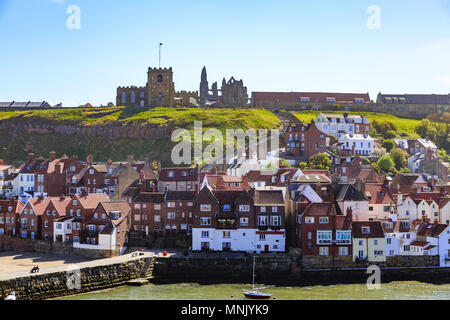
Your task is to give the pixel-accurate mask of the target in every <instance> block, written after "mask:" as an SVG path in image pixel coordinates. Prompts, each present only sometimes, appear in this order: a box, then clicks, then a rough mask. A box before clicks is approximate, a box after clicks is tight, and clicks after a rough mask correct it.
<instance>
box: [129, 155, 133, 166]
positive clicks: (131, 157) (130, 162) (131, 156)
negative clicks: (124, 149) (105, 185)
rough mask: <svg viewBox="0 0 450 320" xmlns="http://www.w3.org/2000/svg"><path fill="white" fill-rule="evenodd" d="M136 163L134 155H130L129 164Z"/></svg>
mask: <svg viewBox="0 0 450 320" xmlns="http://www.w3.org/2000/svg"><path fill="white" fill-rule="evenodd" d="M133 163H134V156H133V155H129V156H128V165H129V166H131V165H132V164H133Z"/></svg>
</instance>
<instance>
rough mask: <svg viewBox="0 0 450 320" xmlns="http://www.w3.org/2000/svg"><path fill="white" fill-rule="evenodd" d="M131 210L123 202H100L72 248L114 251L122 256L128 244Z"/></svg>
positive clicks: (87, 219)
mask: <svg viewBox="0 0 450 320" xmlns="http://www.w3.org/2000/svg"><path fill="white" fill-rule="evenodd" d="M130 214H131V208H130V206H129V205H128V203H127V202H125V201H118V202H101V203H99V204H98V205H97V208H96V209H95V210H94V212H93V214H92V215H90V216H89V217H87V218H86V221H85V222H84V228H83V229H82V230H81V232H80V238H79V242H74V243H73V246H74V248H81V249H88V250H106V251H115V252H117V253H120V254H122V253H123V252H124V251H125V249H126V245H127V243H128V231H129V218H130Z"/></svg>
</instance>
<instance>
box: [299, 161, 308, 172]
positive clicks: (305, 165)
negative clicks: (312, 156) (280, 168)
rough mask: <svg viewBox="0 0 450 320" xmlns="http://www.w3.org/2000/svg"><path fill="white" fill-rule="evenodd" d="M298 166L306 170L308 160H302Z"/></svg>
mask: <svg viewBox="0 0 450 320" xmlns="http://www.w3.org/2000/svg"><path fill="white" fill-rule="evenodd" d="M298 167H299V168H300V170H305V169H306V168H308V164H307V163H306V162H300V163H299V164H298Z"/></svg>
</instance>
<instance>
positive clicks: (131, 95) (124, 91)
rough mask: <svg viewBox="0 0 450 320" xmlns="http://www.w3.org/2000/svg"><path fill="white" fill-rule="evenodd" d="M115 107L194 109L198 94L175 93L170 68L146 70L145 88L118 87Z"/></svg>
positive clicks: (188, 92)
mask: <svg viewBox="0 0 450 320" xmlns="http://www.w3.org/2000/svg"><path fill="white" fill-rule="evenodd" d="M116 105H117V106H127V107H128V106H133V107H137V106H139V107H168V108H172V107H196V106H198V92H196V91H193V92H191V91H178V92H176V91H175V83H174V82H173V70H172V68H169V69H167V68H148V73H147V84H146V86H145V87H137V86H131V87H118V88H117V97H116Z"/></svg>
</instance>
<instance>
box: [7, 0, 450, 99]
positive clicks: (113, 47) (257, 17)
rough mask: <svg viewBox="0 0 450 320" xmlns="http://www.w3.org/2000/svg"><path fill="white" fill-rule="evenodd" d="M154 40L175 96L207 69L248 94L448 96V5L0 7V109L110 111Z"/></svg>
mask: <svg viewBox="0 0 450 320" xmlns="http://www.w3.org/2000/svg"><path fill="white" fill-rule="evenodd" d="M70 5H77V6H79V8H80V10H81V29H80V30H69V29H68V28H67V26H66V20H67V19H68V18H69V16H70V15H69V14H67V13H66V10H67V7H68V6H70ZM372 5H376V6H378V7H379V8H380V10H381V28H380V29H378V30H371V29H369V28H367V25H366V21H367V20H368V19H369V16H370V15H369V14H368V13H367V8H368V7H369V6H372ZM160 42H163V43H164V46H163V59H162V64H163V67H169V66H172V67H173V68H174V80H175V89H176V90H198V87H199V82H200V74H201V69H202V67H203V66H204V65H206V67H207V70H208V80H209V82H210V84H211V83H212V82H213V81H219V83H220V82H221V80H222V78H223V77H226V78H227V79H228V78H229V77H231V76H232V75H234V76H235V78H237V79H243V80H244V83H245V85H246V86H247V87H248V90H249V94H250V93H251V91H332V92H333V91H336V92H369V93H370V94H371V97H372V99H376V94H377V93H378V92H380V91H381V92H385V93H445V94H448V93H450V63H449V61H450V1H449V0H427V1H425V0H408V1H407V0H342V1H336V0H322V1H320V0H316V1H303V0H293V1H285V0H276V1H275V0H274V1H269V0H258V1H253V0H240V1H237V0H228V1H222V0H220V1H219V0H209V1H204V0H190V1H181V0H165V1H160V0H159V1H153V0H127V1H119V0H0V48H1V49H0V88H1V89H0V100H1V101H10V100H15V101H28V100H46V101H49V102H50V103H52V104H56V103H58V102H63V104H64V105H65V106H74V105H75V106H77V105H80V104H84V103H86V102H90V103H92V104H95V105H100V104H106V103H108V102H110V101H111V102H115V92H116V87H117V86H120V85H145V83H146V71H147V68H148V67H149V66H157V65H158V44H159V43H160Z"/></svg>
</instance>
